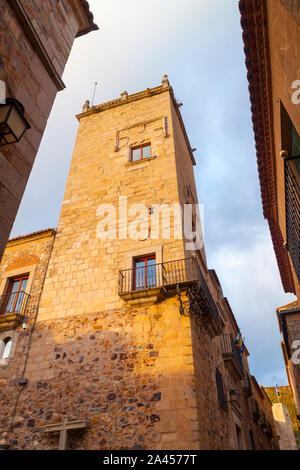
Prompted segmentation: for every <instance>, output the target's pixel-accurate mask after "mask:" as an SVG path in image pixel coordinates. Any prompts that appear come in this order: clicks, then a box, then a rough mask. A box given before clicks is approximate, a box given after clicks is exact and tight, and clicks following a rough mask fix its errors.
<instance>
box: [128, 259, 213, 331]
mask: <svg viewBox="0 0 300 470" xmlns="http://www.w3.org/2000/svg"><path fill="white" fill-rule="evenodd" d="M159 291H163V292H164V294H165V295H167V293H168V295H170V294H171V295H176V294H177V295H178V299H179V302H180V308H179V310H180V313H181V314H182V315H184V316H190V317H191V318H193V319H194V320H195V321H196V323H197V325H198V326H199V327H200V328H201V329H203V330H204V331H205V332H206V333H208V334H209V335H210V336H212V337H214V336H216V335H219V334H220V333H221V331H222V328H221V322H220V316H219V311H218V308H217V306H216V304H215V301H214V299H213V297H212V295H211V293H210V290H209V288H208V286H207V283H206V281H205V278H204V276H203V274H202V272H201V269H200V267H199V265H198V263H197V260H196V259H195V258H186V259H180V260H176V261H169V262H166V263H158V264H153V263H151V264H150V263H149V265H148V264H147V265H146V266H143V267H142V268H139V267H135V268H133V269H125V270H123V271H120V272H119V295H120V297H122V298H123V299H124V300H126V301H128V302H130V303H134V302H138V301H140V299H141V298H142V297H148V298H149V297H152V298H153V297H154V296H155V295H156V296H157V297H160V294H158V292H159ZM182 291H184V292H185V295H186V297H187V298H188V300H187V301H183V299H182V296H181V293H182ZM160 298H162V299H164V298H165V296H162V297H160Z"/></svg>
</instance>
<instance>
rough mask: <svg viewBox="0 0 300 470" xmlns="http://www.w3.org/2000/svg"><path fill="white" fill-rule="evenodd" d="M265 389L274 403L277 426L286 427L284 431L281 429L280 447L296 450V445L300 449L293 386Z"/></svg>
mask: <svg viewBox="0 0 300 470" xmlns="http://www.w3.org/2000/svg"><path fill="white" fill-rule="evenodd" d="M265 391H266V393H267V395H268V397H269V398H270V400H271V402H272V403H273V415H274V419H275V424H276V426H277V427H278V426H279V427H280V426H283V427H284V428H285V430H284V431H283V430H280V431H279V434H280V442H279V444H280V448H281V449H285V450H288V449H291V450H292V449H293V450H294V449H295V447H296V448H298V450H300V425H299V421H298V419H297V409H296V405H295V400H294V396H293V393H292V391H291V388H290V387H289V386H280V387H265ZM274 405H275V407H274ZM278 405H280V406H278Z"/></svg>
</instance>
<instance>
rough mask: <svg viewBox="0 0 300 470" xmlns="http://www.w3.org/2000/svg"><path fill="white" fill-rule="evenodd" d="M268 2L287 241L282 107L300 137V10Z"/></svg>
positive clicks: (277, 159) (279, 201)
mask: <svg viewBox="0 0 300 470" xmlns="http://www.w3.org/2000/svg"><path fill="white" fill-rule="evenodd" d="M266 3H267V14H268V33H269V43H270V67H271V75H272V106H273V126H274V140H275V142H274V143H275V148H274V158H275V162H274V165H275V164H276V183H277V204H278V220H279V224H280V229H281V233H282V234H283V238H284V240H285V241H286V214H285V184H284V161H283V158H282V157H281V156H280V152H281V151H282V150H289V149H288V148H286V142H285V141H286V139H285V138H284V134H285V133H286V132H288V133H289V130H287V129H284V128H283V121H282V111H281V106H282V105H283V106H284V108H285V110H286V112H287V113H288V115H289V118H290V119H291V121H292V122H293V124H294V126H295V128H296V130H297V132H298V134H299V135H300V107H299V105H297V104H295V103H294V102H293V99H292V96H293V94H294V93H295V91H296V88H293V84H294V82H295V81H296V80H299V76H300V65H299V60H298V57H299V51H300V25H299V22H298V23H297V21H295V20H296V16H297V12H296V11H297V10H298V16H299V6H298V8H297V7H296V3H297V2H293V1H291V0H286V1H279V0H276V1H274V0H268V1H267V2H266ZM297 88H299V87H297ZM272 151H273V149H272ZM291 268H292V273H293V278H294V284H295V288H296V295H297V297H298V299H299V298H300V285H299V282H298V280H297V276H296V273H295V269H294V267H293V264H292V261H291Z"/></svg>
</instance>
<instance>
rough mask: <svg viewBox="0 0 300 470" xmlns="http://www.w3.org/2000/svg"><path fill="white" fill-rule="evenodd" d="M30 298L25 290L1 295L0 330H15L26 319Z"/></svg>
mask: <svg viewBox="0 0 300 470" xmlns="http://www.w3.org/2000/svg"><path fill="white" fill-rule="evenodd" d="M29 299H30V295H29V294H27V293H26V292H23V291H21V292H14V293H11V294H7V295H2V296H0V332H1V331H8V330H13V329H14V328H16V327H17V326H19V325H20V323H21V322H22V321H24V319H25V317H26V316H27V306H28V302H29Z"/></svg>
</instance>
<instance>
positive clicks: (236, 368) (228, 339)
mask: <svg viewBox="0 0 300 470" xmlns="http://www.w3.org/2000/svg"><path fill="white" fill-rule="evenodd" d="M220 344H221V351H222V355H223V359H224V361H225V364H227V365H228V366H229V368H230V369H231V370H232V371H233V372H236V373H238V375H239V377H240V378H241V379H242V378H243V377H244V375H245V369H244V364H243V359H242V354H241V353H240V351H239V350H238V348H237V347H236V344H235V342H234V341H233V338H232V336H231V335H228V334H227V335H221V336H220Z"/></svg>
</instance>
